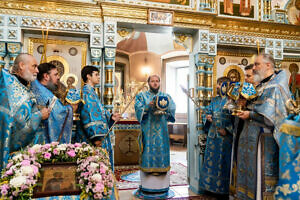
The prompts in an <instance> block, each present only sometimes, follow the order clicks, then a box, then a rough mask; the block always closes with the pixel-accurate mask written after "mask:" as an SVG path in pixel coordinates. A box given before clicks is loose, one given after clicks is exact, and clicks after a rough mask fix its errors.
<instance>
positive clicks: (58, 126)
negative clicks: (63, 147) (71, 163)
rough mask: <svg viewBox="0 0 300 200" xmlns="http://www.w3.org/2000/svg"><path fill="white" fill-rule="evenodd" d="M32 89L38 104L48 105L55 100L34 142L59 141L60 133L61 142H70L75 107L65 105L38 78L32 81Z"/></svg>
mask: <svg viewBox="0 0 300 200" xmlns="http://www.w3.org/2000/svg"><path fill="white" fill-rule="evenodd" d="M31 91H32V92H33V94H34V95H35V97H36V99H37V104H38V105H39V106H42V107H46V105H47V103H50V102H52V101H55V103H54V106H53V108H52V110H51V113H50V115H49V118H48V119H46V120H42V123H41V124H40V127H39V131H38V134H37V135H36V137H35V140H34V144H44V143H51V142H57V141H58V139H59V137H60V134H62V137H61V139H60V143H70V142H71V137H72V126H73V109H72V107H71V106H69V105H67V106H64V105H63V104H62V103H61V102H60V100H59V99H58V98H57V97H56V96H55V95H54V94H53V93H52V92H51V91H50V90H49V89H47V88H46V87H45V86H43V85H42V84H41V83H40V82H39V81H38V80H35V81H34V82H32V83H31ZM62 131H63V132H62Z"/></svg>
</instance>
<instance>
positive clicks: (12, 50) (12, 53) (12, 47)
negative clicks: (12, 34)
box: [7, 42, 21, 68]
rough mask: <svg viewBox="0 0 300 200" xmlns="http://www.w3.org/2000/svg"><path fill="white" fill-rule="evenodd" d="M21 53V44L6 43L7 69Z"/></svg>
mask: <svg viewBox="0 0 300 200" xmlns="http://www.w3.org/2000/svg"><path fill="white" fill-rule="evenodd" d="M20 52H21V43H20V42H10V43H7V53H8V57H9V68H11V67H12V66H13V64H14V61H15V59H16V57H17V56H18V55H19V53H20Z"/></svg>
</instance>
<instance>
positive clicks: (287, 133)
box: [275, 114, 300, 200]
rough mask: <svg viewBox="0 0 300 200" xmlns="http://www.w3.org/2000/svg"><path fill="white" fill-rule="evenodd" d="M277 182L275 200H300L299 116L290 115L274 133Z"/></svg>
mask: <svg viewBox="0 0 300 200" xmlns="http://www.w3.org/2000/svg"><path fill="white" fill-rule="evenodd" d="M275 139H276V141H277V142H278V144H279V181H278V184H277V187H276V190H275V199H278V200H281V199H287V200H288V199H290V200H293V199H300V148H299V146H300V114H298V115H290V116H289V117H288V118H287V119H286V120H285V121H284V122H283V124H282V125H281V128H280V131H279V132H278V133H276V135H275Z"/></svg>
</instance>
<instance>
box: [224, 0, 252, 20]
mask: <svg viewBox="0 0 300 200" xmlns="http://www.w3.org/2000/svg"><path fill="white" fill-rule="evenodd" d="M256 4H257V0H221V1H219V8H220V11H219V13H220V14H221V15H228V16H235V17H245V18H252V19H254V18H255V16H256V12H257V5H256Z"/></svg>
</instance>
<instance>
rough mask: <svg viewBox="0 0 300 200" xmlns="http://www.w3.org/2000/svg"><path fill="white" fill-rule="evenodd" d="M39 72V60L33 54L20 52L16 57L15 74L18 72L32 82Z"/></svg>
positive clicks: (13, 68) (13, 71)
mask: <svg viewBox="0 0 300 200" xmlns="http://www.w3.org/2000/svg"><path fill="white" fill-rule="evenodd" d="M38 72H39V70H38V68H37V61H36V59H35V58H34V57H33V56H32V55H30V54H27V53H20V54H19V55H18V56H17V57H16V59H15V61H14V65H13V67H12V73H13V74H17V75H18V76H20V77H22V78H23V79H25V80H26V81H29V82H31V81H34V80H35V79H36V77H37V73H38Z"/></svg>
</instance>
